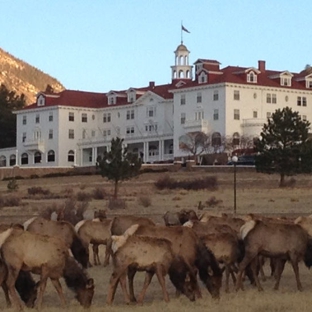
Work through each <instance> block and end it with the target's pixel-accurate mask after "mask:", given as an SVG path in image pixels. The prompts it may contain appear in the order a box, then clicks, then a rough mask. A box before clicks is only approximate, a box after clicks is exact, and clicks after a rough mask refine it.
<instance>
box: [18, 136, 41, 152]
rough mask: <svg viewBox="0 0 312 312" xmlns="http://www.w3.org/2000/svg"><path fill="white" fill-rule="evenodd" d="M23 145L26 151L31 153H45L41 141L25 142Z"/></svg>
mask: <svg viewBox="0 0 312 312" xmlns="http://www.w3.org/2000/svg"><path fill="white" fill-rule="evenodd" d="M23 144H24V147H25V148H26V149H28V150H31V151H40V152H42V153H43V152H44V151H45V147H44V141H43V140H41V139H38V140H27V141H25V142H24V143H23Z"/></svg>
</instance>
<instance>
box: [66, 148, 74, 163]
mask: <svg viewBox="0 0 312 312" xmlns="http://www.w3.org/2000/svg"><path fill="white" fill-rule="evenodd" d="M67 161H69V162H74V161H75V152H74V151H72V150H70V151H69V152H68V155H67Z"/></svg>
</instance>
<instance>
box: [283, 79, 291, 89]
mask: <svg viewBox="0 0 312 312" xmlns="http://www.w3.org/2000/svg"><path fill="white" fill-rule="evenodd" d="M281 86H284V87H291V78H290V77H281Z"/></svg>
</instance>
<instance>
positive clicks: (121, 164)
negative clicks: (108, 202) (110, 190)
mask: <svg viewBox="0 0 312 312" xmlns="http://www.w3.org/2000/svg"><path fill="white" fill-rule="evenodd" d="M123 141H124V140H123V139H120V138H118V137H117V138H116V139H114V138H113V139H112V141H111V150H110V151H109V152H105V153H104V155H103V157H102V158H101V159H98V162H97V166H98V168H99V169H100V173H101V175H102V177H106V178H107V179H108V180H112V181H113V182H114V198H117V195H118V185H119V182H120V181H124V180H128V179H131V178H133V177H135V176H137V175H138V174H139V171H140V168H141V160H140V159H139V158H138V156H136V155H133V154H131V153H128V151H127V148H126V147H124V146H123Z"/></svg>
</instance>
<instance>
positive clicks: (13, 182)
mask: <svg viewBox="0 0 312 312" xmlns="http://www.w3.org/2000/svg"><path fill="white" fill-rule="evenodd" d="M7 188H8V191H9V192H14V191H17V190H18V184H17V181H16V179H14V178H13V179H11V180H10V181H9V183H8V184H7Z"/></svg>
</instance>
